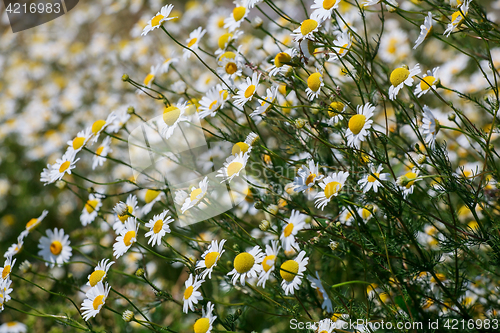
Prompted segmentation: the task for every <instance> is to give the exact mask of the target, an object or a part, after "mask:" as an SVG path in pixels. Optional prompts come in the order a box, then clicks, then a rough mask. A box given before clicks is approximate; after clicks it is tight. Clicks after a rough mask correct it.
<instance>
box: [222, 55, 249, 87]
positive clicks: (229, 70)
mask: <svg viewBox="0 0 500 333" xmlns="http://www.w3.org/2000/svg"><path fill="white" fill-rule="evenodd" d="M244 64H245V59H244V58H243V56H242V55H241V54H240V53H239V52H237V53H234V52H231V51H227V52H224V53H223V54H222V55H221V56H220V57H219V59H218V61H217V74H219V76H220V77H221V78H222V79H223V80H224V81H229V82H230V84H231V85H233V84H234V82H233V81H234V79H235V78H236V77H238V76H241V74H242V73H243V66H244Z"/></svg>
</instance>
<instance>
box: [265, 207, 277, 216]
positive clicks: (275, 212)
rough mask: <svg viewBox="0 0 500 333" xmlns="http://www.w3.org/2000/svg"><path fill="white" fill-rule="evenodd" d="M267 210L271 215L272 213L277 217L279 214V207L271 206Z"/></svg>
mask: <svg viewBox="0 0 500 333" xmlns="http://www.w3.org/2000/svg"><path fill="white" fill-rule="evenodd" d="M267 210H268V211H269V213H271V214H272V215H276V214H278V206H276V205H269V206H268V207H267Z"/></svg>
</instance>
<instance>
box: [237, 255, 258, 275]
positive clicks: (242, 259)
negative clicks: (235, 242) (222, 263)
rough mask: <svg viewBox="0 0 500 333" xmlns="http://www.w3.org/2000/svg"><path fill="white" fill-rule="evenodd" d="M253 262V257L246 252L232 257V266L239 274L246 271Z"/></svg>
mask: <svg viewBox="0 0 500 333" xmlns="http://www.w3.org/2000/svg"><path fill="white" fill-rule="evenodd" d="M254 263H255V258H254V257H253V256H252V255H251V254H250V253H247V252H243V253H240V254H238V255H237V256H236V258H234V268H235V269H236V271H237V272H238V273H240V274H243V273H246V272H248V271H249V270H250V269H251V268H252V267H253V264H254Z"/></svg>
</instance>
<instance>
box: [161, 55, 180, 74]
mask: <svg viewBox="0 0 500 333" xmlns="http://www.w3.org/2000/svg"><path fill="white" fill-rule="evenodd" d="M178 62H179V58H178V57H177V56H176V54H175V52H171V53H170V56H169V57H168V58H165V60H163V62H162V63H161V65H160V66H159V68H158V69H159V73H160V74H165V73H167V72H168V70H169V69H170V66H171V65H174V64H177V63H178Z"/></svg>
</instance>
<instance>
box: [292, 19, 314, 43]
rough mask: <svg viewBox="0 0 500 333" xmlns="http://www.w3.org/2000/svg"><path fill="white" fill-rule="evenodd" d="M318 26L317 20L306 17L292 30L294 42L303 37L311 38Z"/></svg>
mask: <svg viewBox="0 0 500 333" xmlns="http://www.w3.org/2000/svg"><path fill="white" fill-rule="evenodd" d="M319 26H320V24H319V22H318V21H317V20H315V19H312V18H310V19H306V20H304V21H302V23H301V24H300V27H298V28H297V29H295V30H294V31H293V33H292V34H291V36H292V37H293V40H294V41H296V42H300V41H302V40H303V39H311V38H312V37H313V34H314V33H315V32H317V31H318V29H319Z"/></svg>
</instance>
